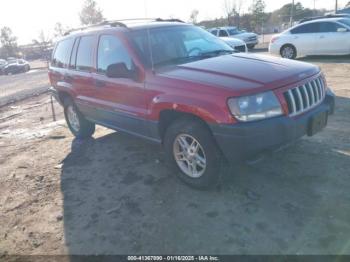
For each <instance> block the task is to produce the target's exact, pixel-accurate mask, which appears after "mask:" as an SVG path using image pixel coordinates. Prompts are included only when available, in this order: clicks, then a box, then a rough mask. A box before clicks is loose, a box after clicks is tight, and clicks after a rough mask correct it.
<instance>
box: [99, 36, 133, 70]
mask: <svg viewBox="0 0 350 262" xmlns="http://www.w3.org/2000/svg"><path fill="white" fill-rule="evenodd" d="M118 63H124V64H125V65H126V67H127V68H128V69H129V70H132V65H133V63H132V59H131V57H130V56H129V53H128V50H127V49H126V48H125V47H124V45H123V44H122V42H121V41H120V40H119V39H118V38H117V37H116V36H112V35H102V36H101V37H100V41H99V44H98V51H97V71H98V72H99V73H103V74H105V73H106V72H107V68H108V66H110V65H112V64H118Z"/></svg>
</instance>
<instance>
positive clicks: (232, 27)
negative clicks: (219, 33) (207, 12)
mask: <svg viewBox="0 0 350 262" xmlns="http://www.w3.org/2000/svg"><path fill="white" fill-rule="evenodd" d="M218 29H226V30H227V29H237V27H236V26H221V27H213V28H210V30H218Z"/></svg>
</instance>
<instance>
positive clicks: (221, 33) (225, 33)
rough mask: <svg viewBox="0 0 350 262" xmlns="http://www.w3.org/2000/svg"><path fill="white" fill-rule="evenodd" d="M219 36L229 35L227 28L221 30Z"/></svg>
mask: <svg viewBox="0 0 350 262" xmlns="http://www.w3.org/2000/svg"><path fill="white" fill-rule="evenodd" d="M219 36H228V34H227V32H226V30H220V32H219Z"/></svg>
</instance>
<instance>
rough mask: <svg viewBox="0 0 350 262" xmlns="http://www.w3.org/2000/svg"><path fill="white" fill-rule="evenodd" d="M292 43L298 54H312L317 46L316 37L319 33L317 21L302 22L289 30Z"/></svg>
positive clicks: (315, 51)
mask: <svg viewBox="0 0 350 262" xmlns="http://www.w3.org/2000/svg"><path fill="white" fill-rule="evenodd" d="M290 32H291V34H292V39H291V40H292V44H293V45H294V46H295V47H296V49H297V52H298V54H299V55H314V54H315V53H317V52H318V51H317V49H318V46H317V44H316V42H317V41H316V39H317V36H318V34H319V23H308V24H302V25H300V26H298V27H296V28H294V29H292V30H291V31H290Z"/></svg>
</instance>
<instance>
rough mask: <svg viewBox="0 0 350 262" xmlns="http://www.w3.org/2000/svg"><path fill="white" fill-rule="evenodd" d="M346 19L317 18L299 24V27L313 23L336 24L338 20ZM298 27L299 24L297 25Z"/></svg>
mask: <svg viewBox="0 0 350 262" xmlns="http://www.w3.org/2000/svg"><path fill="white" fill-rule="evenodd" d="M343 19H348V18H347V17H332V18H318V19H314V20H310V21H306V22H304V23H301V24H300V25H305V24H311V23H315V22H338V21H339V20H343ZM298 25H299V24H298Z"/></svg>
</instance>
